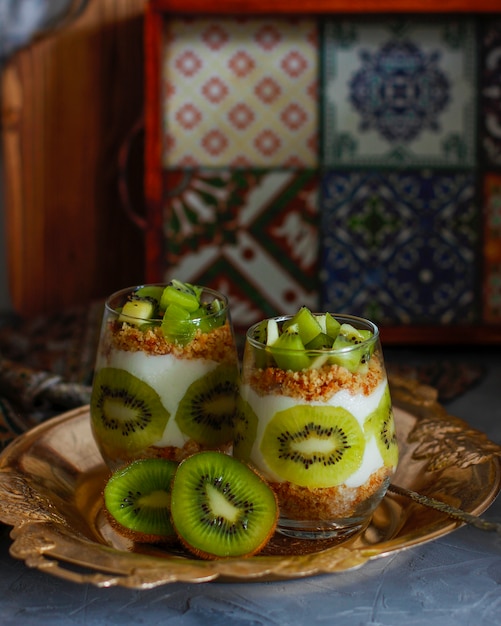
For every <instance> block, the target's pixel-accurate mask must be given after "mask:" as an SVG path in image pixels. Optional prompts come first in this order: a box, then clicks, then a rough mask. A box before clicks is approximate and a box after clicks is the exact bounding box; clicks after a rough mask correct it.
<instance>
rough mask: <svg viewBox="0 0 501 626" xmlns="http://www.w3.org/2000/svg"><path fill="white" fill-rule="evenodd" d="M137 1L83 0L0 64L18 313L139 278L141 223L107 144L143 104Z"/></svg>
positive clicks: (12, 281) (115, 146)
mask: <svg viewBox="0 0 501 626" xmlns="http://www.w3.org/2000/svg"><path fill="white" fill-rule="evenodd" d="M144 6H145V0H91V2H89V4H88V5H87V8H86V10H85V12H84V13H83V14H82V15H80V16H79V17H78V18H77V19H76V20H75V21H74V22H72V23H71V24H69V25H68V26H66V27H65V28H64V29H61V30H59V31H57V32H54V33H52V34H47V35H45V36H44V37H43V38H40V39H38V40H36V41H34V42H33V43H31V44H30V45H29V46H27V47H26V48H25V49H23V50H20V51H19V52H18V53H16V54H15V55H14V56H13V57H12V58H11V59H10V61H9V62H8V64H7V65H6V67H5V69H4V72H3V75H2V118H1V119H2V139H3V146H4V167H5V172H6V176H5V193H6V238H7V255H8V277H9V285H10V293H11V300H12V303H13V306H14V309H15V310H16V311H17V312H19V313H20V314H22V315H33V314H37V313H44V312H53V311H57V310H60V309H61V308H64V307H68V306H72V305H75V304H81V303H85V302H88V301H90V300H92V299H95V298H100V297H104V296H106V295H107V294H108V293H110V292H111V291H114V290H115V289H119V288H122V287H125V286H127V285H129V284H132V283H137V282H142V281H143V280H144V242H143V233H142V232H140V231H139V230H138V229H137V227H136V226H134V225H133V224H132V223H131V222H130V220H129V219H127V217H126V216H125V214H124V212H123V210H122V207H121V204H120V197H119V192H118V174H119V172H118V155H119V152H120V149H121V147H122V142H123V141H124V137H126V136H127V133H128V131H129V129H130V128H131V127H132V126H133V125H134V124H135V123H136V121H137V119H138V118H139V117H140V116H141V115H142V110H143V101H144V88H143V76H144V51H143V16H144ZM142 174H143V172H142V170H141V171H139V170H138V171H137V172H136V178H137V181H140V183H141V185H142ZM137 181H134V182H133V184H134V185H138V184H139V182H137Z"/></svg>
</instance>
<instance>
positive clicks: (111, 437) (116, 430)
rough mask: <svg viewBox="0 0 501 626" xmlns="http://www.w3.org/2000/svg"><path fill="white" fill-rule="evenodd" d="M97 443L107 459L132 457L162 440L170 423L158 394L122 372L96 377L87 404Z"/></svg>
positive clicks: (104, 372)
mask: <svg viewBox="0 0 501 626" xmlns="http://www.w3.org/2000/svg"><path fill="white" fill-rule="evenodd" d="M90 414H91V423H92V428H93V430H94V433H95V435H96V439H97V441H98V442H99V443H100V445H101V446H102V447H103V448H104V449H105V450H106V451H107V454H109V455H110V456H115V453H117V452H118V453H121V452H124V451H125V452H126V453H128V454H134V453H136V452H139V451H141V450H143V449H144V448H147V447H148V446H151V445H152V444H153V443H154V442H156V441H157V440H159V439H161V437H162V435H163V432H164V430H165V426H166V425H167V422H168V420H169V412H168V411H167V410H166V409H165V407H164V406H163V404H162V401H161V400H160V396H159V395H158V394H157V392H156V391H155V390H154V389H153V388H152V387H150V386H149V385H148V384H147V383H145V382H144V381H142V380H140V379H139V378H137V377H136V376H133V375H132V374H130V373H129V372H127V371H126V370H123V369H119V368H114V367H105V368H103V369H101V370H99V371H98V372H97V373H96V376H95V378H94V382H93V385H92V394H91V401H90Z"/></svg>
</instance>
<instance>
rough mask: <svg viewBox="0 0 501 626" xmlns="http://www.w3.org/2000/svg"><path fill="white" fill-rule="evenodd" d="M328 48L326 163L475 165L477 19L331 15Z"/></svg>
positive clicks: (326, 34) (325, 64) (325, 51)
mask: <svg viewBox="0 0 501 626" xmlns="http://www.w3.org/2000/svg"><path fill="white" fill-rule="evenodd" d="M322 50H323V57H324V59H323V67H324V72H323V93H324V102H323V107H322V110H323V116H322V123H323V136H322V138H323V155H324V164H325V165H327V166H356V167H360V166H363V167H391V168H398V167H403V166H413V167H419V168H421V167H442V168H443V167H468V166H472V165H474V163H475V157H476V133H475V128H476V98H475V89H476V79H477V68H476V58H477V54H476V36H475V26H474V23H473V22H472V21H471V20H466V19H461V18H456V19H452V20H451V18H450V17H447V18H434V19H433V20H426V18H417V19H413V20H411V19H409V20H406V19H392V18H386V19H383V18H380V19H371V20H368V19H358V20H346V19H344V20H339V19H336V20H329V21H328V22H327V23H326V24H325V31H324V39H323V45H322Z"/></svg>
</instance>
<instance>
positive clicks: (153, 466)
mask: <svg viewBox="0 0 501 626" xmlns="http://www.w3.org/2000/svg"><path fill="white" fill-rule="evenodd" d="M177 465H178V464H177V463H176V462H174V461H168V460H165V459H137V460H135V461H132V462H131V463H129V464H127V465H125V466H123V467H121V468H119V469H117V470H115V471H114V472H113V473H112V474H111V475H110V476H109V477H108V479H107V481H106V483H105V486H104V489H103V492H102V500H103V504H104V513H105V516H106V519H107V521H108V523H109V524H110V526H111V527H112V528H113V529H114V530H115V531H116V532H117V533H118V534H119V535H121V536H123V537H126V538H127V539H130V540H131V541H134V542H137V543H164V544H172V543H174V542H176V541H177V535H176V533H175V531H174V528H173V527H172V523H171V521H170V507H169V509H168V510H167V511H165V515H163V516H162V518H163V521H162V523H161V524H160V525H159V524H158V521H157V520H158V517H157V520H152V522H151V525H150V526H149V527H148V528H147V529H146V528H144V526H143V528H141V520H140V519H139V518H134V517H132V518H131V517H130V516H128V515H127V510H128V511H129V512H130V511H131V507H132V506H133V504H131V502H132V503H133V498H134V496H135V495H136V494H137V490H138V488H144V487H145V486H147V485H148V481H150V485H149V486H150V487H151V491H150V492H148V491H147V490H145V493H142V494H141V497H144V496H146V497H147V496H148V495H150V494H151V493H152V492H157V491H165V492H166V494H169V495H170V491H171V483H172V478H173V476H174V474H175V471H176V469H177ZM152 476H153V480H152ZM160 476H161V478H162V480H161V481H159V477H160ZM164 480H165V482H164ZM138 495H139V494H138ZM114 507H117V508H116V510H115V511H113V508H114ZM153 528H155V530H157V532H153ZM158 529H161V531H160V532H158Z"/></svg>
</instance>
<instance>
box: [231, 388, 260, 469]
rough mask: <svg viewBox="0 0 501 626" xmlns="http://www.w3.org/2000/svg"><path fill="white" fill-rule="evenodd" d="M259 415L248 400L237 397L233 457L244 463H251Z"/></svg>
mask: <svg viewBox="0 0 501 626" xmlns="http://www.w3.org/2000/svg"><path fill="white" fill-rule="evenodd" d="M257 423H258V419H257V415H256V414H255V412H254V411H253V409H252V407H251V406H250V404H249V403H248V402H247V400H244V399H243V398H242V397H241V396H240V395H239V396H238V397H237V406H236V411H235V417H234V428H233V456H235V457H236V458H237V459H240V460H242V461H249V460H250V456H251V451H252V446H253V445H254V441H255V439H256V434H257Z"/></svg>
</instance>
